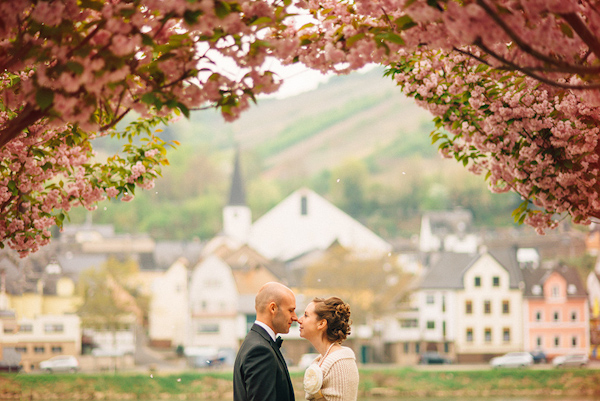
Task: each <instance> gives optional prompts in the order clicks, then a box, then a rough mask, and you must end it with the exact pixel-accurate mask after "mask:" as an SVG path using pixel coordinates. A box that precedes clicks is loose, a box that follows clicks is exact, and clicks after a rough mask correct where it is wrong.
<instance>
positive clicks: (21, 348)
mask: <svg viewBox="0 0 600 401" xmlns="http://www.w3.org/2000/svg"><path fill="white" fill-rule="evenodd" d="M15 351H17V352H18V353H19V354H26V353H27V347H15Z"/></svg>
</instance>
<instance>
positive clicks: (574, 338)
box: [571, 336, 577, 348]
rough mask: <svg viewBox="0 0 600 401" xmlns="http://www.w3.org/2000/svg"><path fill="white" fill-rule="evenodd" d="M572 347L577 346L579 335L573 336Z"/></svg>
mask: <svg viewBox="0 0 600 401" xmlns="http://www.w3.org/2000/svg"><path fill="white" fill-rule="evenodd" d="M571 347H573V348H576V347H577V337H576V336H573V337H571Z"/></svg>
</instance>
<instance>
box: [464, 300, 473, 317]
mask: <svg viewBox="0 0 600 401" xmlns="http://www.w3.org/2000/svg"><path fill="white" fill-rule="evenodd" d="M465 313H466V314H467V315H470V314H472V313H473V302H471V301H467V302H466V303H465Z"/></svg>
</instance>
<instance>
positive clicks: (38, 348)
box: [33, 346, 46, 354]
mask: <svg viewBox="0 0 600 401" xmlns="http://www.w3.org/2000/svg"><path fill="white" fill-rule="evenodd" d="M45 351H46V349H45V348H44V347H41V346H36V347H33V352H35V353H36V354H43V353H44V352H45Z"/></svg>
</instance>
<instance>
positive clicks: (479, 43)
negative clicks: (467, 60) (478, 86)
mask: <svg viewBox="0 0 600 401" xmlns="http://www.w3.org/2000/svg"><path fill="white" fill-rule="evenodd" d="M474 45H475V46H477V47H479V48H481V50H483V51H484V52H486V53H487V54H489V55H490V56H492V57H493V58H495V59H496V60H498V61H500V62H501V63H502V64H505V65H506V66H508V67H510V70H512V71H519V72H522V73H523V74H525V75H527V76H529V77H531V78H534V79H536V80H538V81H540V82H542V83H545V84H547V85H550V86H554V87H557V88H562V89H573V90H586V89H600V83H596V84H585V85H571V84H565V83H561V82H556V81H553V80H551V79H548V78H546V77H544V76H543V75H540V74H536V73H534V72H533V71H532V70H531V69H529V68H527V67H521V66H519V65H517V64H515V63H513V62H512V61H509V60H508V59H506V58H504V57H503V56H501V55H499V54H496V53H495V52H494V51H493V50H492V49H490V48H488V47H487V46H486V45H484V44H483V41H482V40H481V38H477V39H475V42H474Z"/></svg>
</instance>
